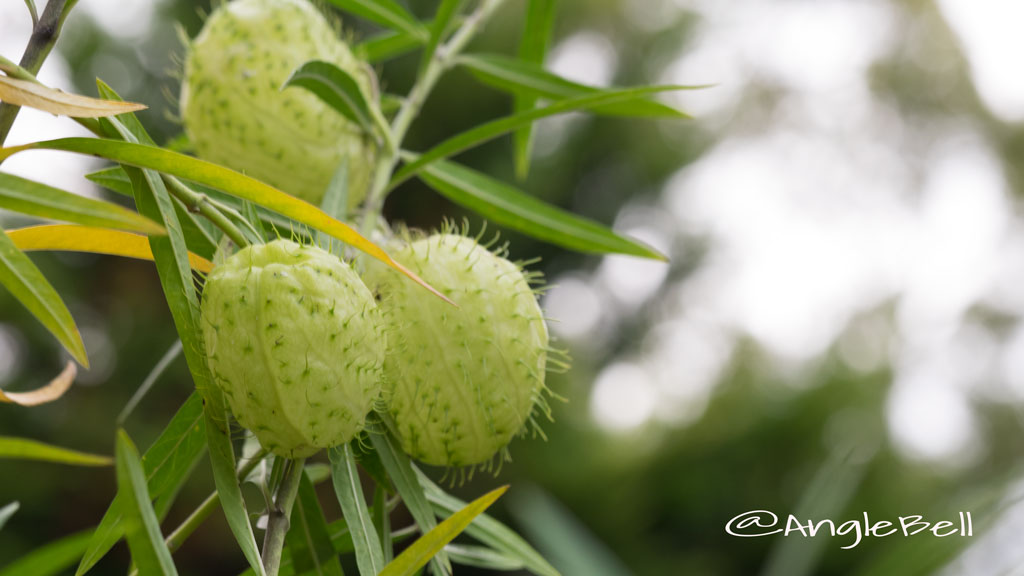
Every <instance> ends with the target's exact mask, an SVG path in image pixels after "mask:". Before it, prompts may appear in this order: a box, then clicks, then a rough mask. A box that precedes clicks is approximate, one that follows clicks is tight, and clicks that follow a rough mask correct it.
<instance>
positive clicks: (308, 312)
mask: <svg viewBox="0 0 1024 576" xmlns="http://www.w3.org/2000/svg"><path fill="white" fill-rule="evenodd" d="M201 312H202V326H203V336H204V340H205V346H206V351H207V358H208V361H209V366H210V369H211V372H212V373H213V378H214V380H215V381H216V382H217V384H218V385H219V386H220V387H221V389H222V390H223V391H224V393H225V396H226V397H227V399H228V403H229V405H230V406H231V410H232V412H233V413H234V414H235V417H236V418H237V419H238V421H239V423H241V424H242V425H243V426H245V427H246V428H248V429H250V430H252V431H253V433H255V435H256V437H257V438H258V439H259V440H260V443H261V444H262V445H263V446H264V447H265V448H267V449H268V450H271V451H272V452H274V453H275V454H278V455H281V456H285V457H288V458H298V457H305V456H309V455H312V454H314V453H315V452H317V451H318V450H319V449H321V448H327V447H330V446H336V445H338V444H341V443H343V442H348V441H349V440H351V439H352V438H353V437H354V436H355V435H356V434H357V433H358V432H359V431H360V430H362V429H363V426H364V424H365V419H366V415H367V413H368V412H369V411H370V409H371V408H372V407H373V405H374V403H375V402H376V401H378V399H379V398H380V390H381V388H380V382H381V370H382V364H383V360H384V350H385V340H384V338H385V337H384V326H383V324H382V321H381V318H380V312H379V309H378V308H377V306H376V303H375V301H374V299H373V296H372V295H371V293H370V291H369V290H368V289H367V288H366V286H365V285H364V284H363V283H362V281H361V280H360V279H359V277H358V276H357V275H356V273H355V271H353V270H352V269H351V268H350V267H349V266H348V265H347V264H346V263H344V262H343V261H341V260H340V259H338V258H337V257H336V256H334V255H332V254H330V253H329V252H326V251H324V250H321V249H319V248H316V247H311V246H301V245H299V244H296V243H294V242H291V241H287V240H277V241H274V242H270V243H268V244H260V245H253V246H250V247H248V248H245V249H243V250H241V251H239V252H238V253H236V254H234V255H232V256H231V257H230V258H228V259H227V260H226V261H225V262H224V263H223V264H221V265H219V266H217V267H216V268H214V269H213V271H212V272H211V273H210V275H209V277H208V278H207V280H206V286H205V288H204V290H203V300H202V307H201Z"/></svg>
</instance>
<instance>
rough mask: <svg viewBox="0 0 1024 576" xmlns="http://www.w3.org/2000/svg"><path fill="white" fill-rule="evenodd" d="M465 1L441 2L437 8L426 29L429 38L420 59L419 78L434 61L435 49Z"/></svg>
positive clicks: (448, 0)
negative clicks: (432, 19) (428, 31)
mask: <svg viewBox="0 0 1024 576" xmlns="http://www.w3.org/2000/svg"><path fill="white" fill-rule="evenodd" d="M464 1H465V0H441V4H440V5H439V6H438V7H437V14H436V15H435V16H434V21H433V22H432V23H431V24H430V27H429V28H428V29H429V30H430V38H429V39H428V40H427V47H426V48H425V49H424V50H423V56H422V57H421V58H420V69H419V76H420V77H421V78H422V77H423V74H424V73H425V72H426V70H427V66H429V65H430V61H431V60H433V59H434V53H435V52H437V47H438V46H439V45H440V44H441V40H443V39H444V37H445V34H447V33H448V28H449V26H450V25H451V23H452V20H453V19H454V18H455V15H456V14H458V12H459V8H461V7H462V4H463V2H464Z"/></svg>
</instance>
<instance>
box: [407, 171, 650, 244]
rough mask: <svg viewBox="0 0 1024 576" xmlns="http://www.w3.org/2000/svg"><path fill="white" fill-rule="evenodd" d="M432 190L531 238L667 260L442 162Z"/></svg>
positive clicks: (429, 179) (427, 177)
mask: <svg viewBox="0 0 1024 576" xmlns="http://www.w3.org/2000/svg"><path fill="white" fill-rule="evenodd" d="M420 178H421V179H422V180H423V181H424V182H426V183H427V184H428V185H429V186H430V187H431V188H433V189H434V190H437V191H438V192H440V193H441V194H442V195H443V196H445V197H446V198H448V199H449V200H451V201H452V202H455V203H456V204H458V205H460V206H463V207H465V208H468V209H469V210H472V211H474V212H476V213H478V214H480V215H481V216H483V217H485V218H487V219H488V220H491V221H493V222H495V223H498V224H501V225H503V226H507V227H509V228H511V229H513V230H517V231H519V232H522V233H523V234H526V235H528V236H533V237H534V238H537V239H540V240H544V241H545V242H550V243H552V244H557V245H559V246H562V247H565V248H569V249H571V250H578V251H580V252H595V253H599V254H604V253H615V254H627V255H631V256H640V257H643V258H653V259H655V260H666V258H665V256H664V255H662V254H660V253H659V252H658V251H656V250H654V249H653V248H651V247H650V246H647V245H646V244H643V243H642V242H640V241H638V240H633V239H631V238H626V237H624V236H620V235H618V234H616V233H615V232H613V231H611V230H610V229H609V228H607V227H605V226H602V225H601V224H598V223H597V222H594V221H592V220H588V219H586V218H582V217H580V216H577V215H575V214H573V213H571V212H567V211H565V210H562V209H560V208H556V207H555V206H552V205H550V204H547V203H545V202H543V201H541V200H538V199H536V198H534V197H533V196H530V195H528V194H526V193H525V192H522V191H521V190H519V189H517V188H514V187H513V186H510V185H508V184H505V183H504V182H500V181H498V180H495V179H493V178H491V177H490V176H487V175H485V174H482V173H480V172H477V171H475V170H472V169H470V168H467V167H465V166H462V165H460V164H456V163H454V162H437V163H436V164H433V165H431V166H429V167H427V169H426V170H425V171H424V172H423V173H421V174H420Z"/></svg>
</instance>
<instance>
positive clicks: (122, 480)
mask: <svg viewBox="0 0 1024 576" xmlns="http://www.w3.org/2000/svg"><path fill="white" fill-rule="evenodd" d="M117 491H118V493H119V494H121V511H122V513H123V514H124V519H125V539H126V540H128V548H129V550H131V553H132V561H133V562H134V563H135V565H136V566H138V568H139V572H140V573H142V574H153V575H158V574H163V575H167V576H169V575H176V574H177V573H178V571H177V570H176V569H175V568H174V562H173V561H172V560H171V551H170V550H168V549H167V544H165V543H164V537H163V535H162V534H161V533H160V523H159V522H157V519H156V513H155V512H153V505H152V503H151V502H152V501H151V500H150V498H149V491H148V490H146V477H145V475H144V474H143V472H142V463H141V462H139V452H138V450H136V449H135V445H134V444H133V443H132V441H131V439H130V438H128V434H126V433H125V431H124V430H119V431H118V433H117Z"/></svg>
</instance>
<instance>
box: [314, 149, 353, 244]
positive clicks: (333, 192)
mask: <svg viewBox="0 0 1024 576" xmlns="http://www.w3.org/2000/svg"><path fill="white" fill-rule="evenodd" d="M320 209H321V210H323V211H324V213H325V214H327V215H328V216H330V217H331V218H334V219H336V220H345V219H346V218H347V217H348V158H345V159H344V160H342V161H341V163H340V164H338V167H337V168H336V169H335V170H334V175H333V176H331V181H330V183H328V184H327V190H325V191H324V197H323V199H322V200H320ZM316 238H317V243H319V244H320V246H323V247H325V248H326V247H327V246H330V247H331V252H332V253H334V254H335V255H336V256H338V257H341V256H342V255H343V253H344V245H335V243H334V242H331V239H330V238H329V237H328V236H327V235H326V234H324V233H323V232H317V233H316Z"/></svg>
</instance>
